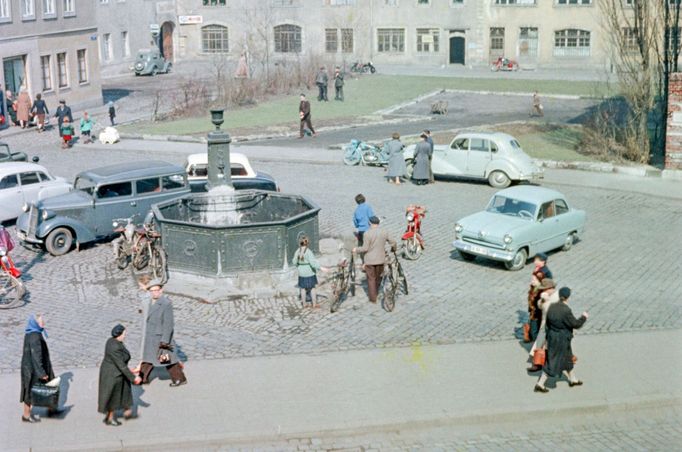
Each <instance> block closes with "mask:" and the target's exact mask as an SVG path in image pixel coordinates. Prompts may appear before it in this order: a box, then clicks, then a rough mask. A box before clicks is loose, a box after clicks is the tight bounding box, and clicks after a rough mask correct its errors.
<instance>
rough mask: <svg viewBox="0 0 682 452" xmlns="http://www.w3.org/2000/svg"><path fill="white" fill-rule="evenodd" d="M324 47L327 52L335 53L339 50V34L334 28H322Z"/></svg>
mask: <svg viewBox="0 0 682 452" xmlns="http://www.w3.org/2000/svg"><path fill="white" fill-rule="evenodd" d="M324 48H325V50H326V51H327V52H328V53H336V52H337V51H338V50H339V34H338V33H337V32H336V28H326V29H325V30H324Z"/></svg>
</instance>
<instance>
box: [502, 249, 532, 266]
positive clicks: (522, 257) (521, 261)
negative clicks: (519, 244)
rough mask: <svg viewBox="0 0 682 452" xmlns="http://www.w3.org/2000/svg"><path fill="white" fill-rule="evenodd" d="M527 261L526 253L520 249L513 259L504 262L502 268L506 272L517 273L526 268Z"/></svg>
mask: <svg viewBox="0 0 682 452" xmlns="http://www.w3.org/2000/svg"><path fill="white" fill-rule="evenodd" d="M527 260H528V251H526V249H525V248H521V249H520V250H518V251H517V252H516V254H515V255H514V259H512V260H511V261H509V262H505V263H504V266H505V267H507V270H512V271H518V270H521V269H522V268H523V267H525V266H526V261H527Z"/></svg>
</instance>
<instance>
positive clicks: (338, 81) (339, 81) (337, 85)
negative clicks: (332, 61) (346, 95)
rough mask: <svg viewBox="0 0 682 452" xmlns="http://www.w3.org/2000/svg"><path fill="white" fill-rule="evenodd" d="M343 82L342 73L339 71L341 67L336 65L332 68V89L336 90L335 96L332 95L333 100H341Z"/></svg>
mask: <svg viewBox="0 0 682 452" xmlns="http://www.w3.org/2000/svg"><path fill="white" fill-rule="evenodd" d="M344 84H345V82H344V81H343V73H342V72H341V68H340V67H338V66H336V69H334V89H335V90H336V96H334V100H340V101H341V102H343V85H344Z"/></svg>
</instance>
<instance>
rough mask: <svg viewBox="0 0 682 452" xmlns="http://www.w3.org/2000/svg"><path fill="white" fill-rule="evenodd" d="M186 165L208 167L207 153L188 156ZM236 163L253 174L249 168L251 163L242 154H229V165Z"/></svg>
mask: <svg viewBox="0 0 682 452" xmlns="http://www.w3.org/2000/svg"><path fill="white" fill-rule="evenodd" d="M187 163H188V164H189V165H202V164H203V165H208V153H207V152H199V153H197V154H190V155H188V156H187ZM233 163H236V164H238V165H242V166H243V167H244V168H245V169H246V170H247V171H250V172H255V171H253V168H252V167H251V162H249V158H248V157H247V156H245V155H244V154H240V153H239V152H230V164H233Z"/></svg>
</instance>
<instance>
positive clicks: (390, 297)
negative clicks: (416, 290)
mask: <svg viewBox="0 0 682 452" xmlns="http://www.w3.org/2000/svg"><path fill="white" fill-rule="evenodd" d="M381 287H382V290H381V292H382V294H383V300H382V305H383V307H384V310H386V311H387V312H393V309H394V308H395V299H396V296H397V294H398V291H399V290H400V291H402V292H403V293H404V294H405V295H408V294H409V288H408V285H407V277H406V276H405V271H404V270H403V266H402V265H401V264H400V260H399V259H398V253H397V252H396V251H395V250H392V251H391V252H390V253H386V263H385V264H384V275H383V276H382V278H381Z"/></svg>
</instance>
